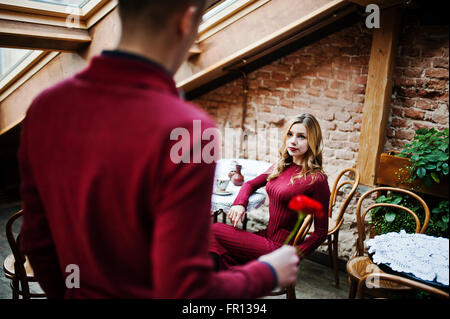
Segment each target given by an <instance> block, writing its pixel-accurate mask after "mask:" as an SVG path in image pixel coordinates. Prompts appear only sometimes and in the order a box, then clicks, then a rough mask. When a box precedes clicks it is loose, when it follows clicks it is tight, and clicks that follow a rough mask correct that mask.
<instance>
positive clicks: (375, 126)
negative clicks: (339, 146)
mask: <svg viewBox="0 0 450 319" xmlns="http://www.w3.org/2000/svg"><path fill="white" fill-rule="evenodd" d="M400 18H401V17H400V13H399V9H398V8H390V9H386V10H382V11H381V16H380V23H381V24H380V28H379V29H374V32H373V38H372V49H371V53H370V61H369V71H368V72H369V74H368V78H367V87H366V96H365V102H364V109H363V118H362V124H361V135H360V141H359V152H358V160H357V163H356V167H357V168H358V169H359V172H360V174H361V184H364V185H367V186H374V185H375V181H376V176H377V169H378V163H379V160H380V154H381V153H382V151H383V148H384V143H385V137H386V123H387V120H388V117H389V111H390V105H391V95H392V86H393V83H392V74H393V71H394V63H395V56H396V51H397V40H398V33H399V29H400V21H399V20H400Z"/></svg>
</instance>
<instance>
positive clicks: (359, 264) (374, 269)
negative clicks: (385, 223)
mask: <svg viewBox="0 0 450 319" xmlns="http://www.w3.org/2000/svg"><path fill="white" fill-rule="evenodd" d="M375 192H400V193H404V194H407V195H408V196H410V197H412V198H415V199H416V200H417V201H418V202H419V203H420V204H421V205H422V207H423V209H424V211H425V219H424V222H423V225H422V226H421V224H420V220H419V217H418V216H417V215H416V214H415V213H414V212H413V211H412V210H411V209H409V208H407V207H404V206H400V205H397V204H390V203H375V204H372V205H369V207H367V208H366V209H365V210H364V211H363V212H362V213H361V207H362V204H363V202H364V200H366V199H368V198H369V195H370V194H372V193H375ZM375 207H392V208H397V209H400V210H404V211H406V212H408V213H409V214H410V215H412V217H413V218H414V220H415V222H416V230H415V232H416V233H420V234H423V233H424V232H425V230H426V228H427V226H428V223H429V221H430V210H429V208H428V206H427V204H426V203H425V201H424V200H423V199H422V198H421V197H420V196H418V195H416V194H414V193H413V192H410V191H408V190H405V189H401V188H395V187H376V188H373V189H371V190H369V191H367V192H366V193H364V194H363V195H362V196H361V197H360V198H359V200H358V203H357V205H356V223H357V227H358V237H357V240H356V251H355V254H354V255H353V257H352V258H350V259H349V261H348V262H347V265H346V267H347V273H348V280H349V284H350V292H349V298H351V299H354V298H355V297H356V292H357V286H358V283H359V281H360V280H361V278H363V277H364V276H366V275H368V274H370V273H375V274H383V273H384V272H383V271H382V270H381V269H380V268H379V267H378V266H377V265H375V264H374V263H373V262H372V261H371V260H370V258H369V256H367V255H365V253H366V250H365V248H364V241H365V239H366V225H365V221H364V220H365V217H366V216H367V213H368V212H369V211H370V210H371V209H373V208H375ZM408 291H411V288H410V287H408V286H405V285H402V284H399V283H397V282H392V281H381V282H380V284H379V285H378V287H377V288H373V289H371V293H374V294H379V295H384V294H386V293H390V292H396V293H399V294H401V293H407V292H408Z"/></svg>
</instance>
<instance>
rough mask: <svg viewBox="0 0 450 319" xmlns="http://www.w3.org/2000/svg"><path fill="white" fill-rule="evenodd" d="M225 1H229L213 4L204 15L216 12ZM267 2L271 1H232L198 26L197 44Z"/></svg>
mask: <svg viewBox="0 0 450 319" xmlns="http://www.w3.org/2000/svg"><path fill="white" fill-rule="evenodd" d="M226 1H231V0H225V1H224V2H219V3H217V4H215V5H214V6H213V7H212V8H211V9H209V10H207V11H206V13H205V15H206V14H208V13H209V12H211V11H213V10H217V8H218V7H219V6H220V5H221V4H223V3H225V2H226ZM269 1H271V0H234V3H232V4H230V5H229V6H227V7H225V8H224V9H223V10H220V11H219V12H217V13H216V14H215V15H213V16H212V17H210V18H209V19H207V20H206V21H204V22H202V23H201V24H200V26H199V29H198V36H197V43H199V42H202V41H204V40H206V39H208V38H209V37H211V36H213V35H214V34H216V33H217V32H219V31H221V30H222V29H224V28H226V27H227V26H229V25H230V24H232V23H234V22H236V21H237V20H239V19H241V18H243V17H245V16H246V15H248V14H250V13H251V12H252V11H254V10H256V9H258V8H259V7H261V6H262V5H265V4H266V3H268V2H269Z"/></svg>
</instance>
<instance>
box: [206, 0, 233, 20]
mask: <svg viewBox="0 0 450 319" xmlns="http://www.w3.org/2000/svg"><path fill="white" fill-rule="evenodd" d="M237 1H238V0H225V1H221V2H220V3H219V4H217V5H216V6H214V7H213V8H211V9H210V10H208V11H207V12H206V13H205V14H204V15H203V21H202V22H206V21H208V20H209V19H211V18H212V17H214V16H215V15H217V14H218V13H219V12H221V11H223V10H225V9H226V8H228V7H229V6H231V5H232V4H233V3H235V2H237Z"/></svg>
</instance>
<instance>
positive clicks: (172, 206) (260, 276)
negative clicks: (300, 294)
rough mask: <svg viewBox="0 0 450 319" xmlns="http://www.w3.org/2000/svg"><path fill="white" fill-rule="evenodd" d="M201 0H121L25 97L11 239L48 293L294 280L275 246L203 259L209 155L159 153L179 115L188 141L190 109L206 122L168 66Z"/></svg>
mask: <svg viewBox="0 0 450 319" xmlns="http://www.w3.org/2000/svg"><path fill="white" fill-rule="evenodd" d="M205 6H206V0H189V1H186V0H172V1H143V0H123V1H119V10H120V15H121V20H122V27H123V30H122V37H121V41H120V44H119V47H118V48H117V50H115V51H104V52H103V53H102V55H100V56H96V57H94V58H93V59H92V60H91V62H90V65H89V66H88V67H87V68H86V69H85V70H83V71H81V72H80V73H78V74H76V75H75V76H74V77H72V78H69V79H67V80H65V81H63V82H61V83H59V84H57V85H56V86H54V87H52V88H50V89H47V90H45V91H44V92H42V93H41V94H40V95H39V96H38V97H37V98H36V99H35V100H34V101H33V103H32V105H31V106H30V108H29V110H28V112H27V116H26V118H25V120H24V122H23V125H22V137H21V145H20V150H19V161H20V172H21V177H22V187H21V193H22V199H23V205H24V221H23V225H22V230H21V234H22V248H23V251H24V253H25V254H27V255H28V257H29V259H30V262H31V265H32V267H33V268H34V271H35V275H36V277H37V279H38V281H39V283H40V285H41V287H42V288H43V289H44V291H45V292H46V294H47V296H48V297H49V298H206V297H209V298H255V297H260V296H263V295H265V294H267V293H269V292H270V291H271V290H272V289H273V288H274V287H275V286H276V285H278V286H286V285H288V284H289V283H291V282H293V281H295V278H296V272H297V263H298V257H297V256H296V253H295V249H294V248H292V247H287V246H285V247H283V248H281V249H279V250H277V251H275V252H273V253H271V254H269V255H266V256H262V257H261V258H259V260H257V261H253V262H251V263H249V264H247V265H244V266H240V267H236V268H234V269H232V270H229V271H224V272H214V271H213V261H212V259H211V258H210V256H209V255H208V244H209V243H208V238H209V229H210V205H211V193H212V183H213V176H214V170H215V164H214V163H211V164H208V163H207V162H206V161H205V162H203V161H201V163H198V161H193V160H192V157H191V161H189V162H188V163H184V162H181V163H175V161H173V158H171V156H170V155H171V154H172V152H171V150H172V148H173V147H174V145H175V144H176V143H178V141H174V140H172V139H171V132H173V130H174V129H177V128H178V129H180V128H182V129H185V130H187V131H188V132H189V133H190V136H191V137H192V136H193V137H194V138H193V140H191V141H190V143H189V144H190V145H189V147H190V150H192V149H193V150H195V149H198V147H197V145H200V146H205V143H207V142H214V141H202V140H201V135H200V136H197V135H198V134H194V132H193V131H194V129H193V121H200V123H201V132H204V131H205V130H206V129H211V128H214V123H213V121H212V120H211V119H210V118H209V117H208V116H207V115H206V114H205V113H204V112H203V111H201V110H200V109H198V108H197V107H196V106H194V105H192V104H190V103H188V102H186V101H183V100H182V99H181V98H180V97H179V93H178V90H177V88H176V86H175V83H174V80H173V74H174V73H175V72H176V70H177V69H178V68H179V66H180V64H181V63H182V62H183V60H184V58H185V57H186V53H187V51H188V49H189V48H190V47H191V45H192V43H193V41H194V39H195V37H196V33H197V29H198V25H199V23H200V20H201V16H202V12H203V10H204V8H205ZM215 142H216V143H217V142H218V141H215ZM217 147H218V145H217ZM200 150H201V149H200ZM75 277H77V278H75ZM74 283H75V284H74Z"/></svg>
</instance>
